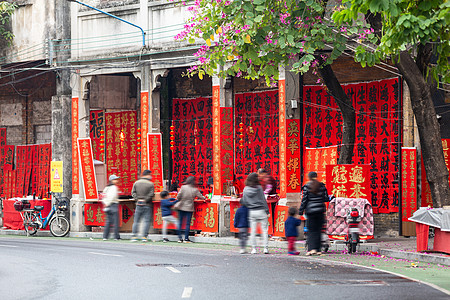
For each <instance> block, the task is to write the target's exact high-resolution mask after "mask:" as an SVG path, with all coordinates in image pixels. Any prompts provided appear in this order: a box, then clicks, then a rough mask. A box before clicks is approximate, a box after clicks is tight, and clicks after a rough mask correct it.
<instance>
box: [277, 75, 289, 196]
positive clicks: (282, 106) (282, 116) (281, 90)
mask: <svg viewBox="0 0 450 300" xmlns="http://www.w3.org/2000/svg"><path fill="white" fill-rule="evenodd" d="M278 100H279V103H278V109H279V130H280V131H279V135H280V146H279V147H280V197H281V198H286V191H287V181H286V162H287V160H286V149H287V148H286V83H285V80H284V79H281V80H279V81H278Z"/></svg>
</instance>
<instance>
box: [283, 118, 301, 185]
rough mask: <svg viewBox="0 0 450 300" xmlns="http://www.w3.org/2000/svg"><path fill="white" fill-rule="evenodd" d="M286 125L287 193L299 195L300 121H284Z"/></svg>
mask: <svg viewBox="0 0 450 300" xmlns="http://www.w3.org/2000/svg"><path fill="white" fill-rule="evenodd" d="M286 125H287V129H286V135H287V151H286V159H287V163H286V178H287V192H288V193H300V192H301V188H302V182H301V181H302V180H301V177H300V148H301V145H300V120H286Z"/></svg>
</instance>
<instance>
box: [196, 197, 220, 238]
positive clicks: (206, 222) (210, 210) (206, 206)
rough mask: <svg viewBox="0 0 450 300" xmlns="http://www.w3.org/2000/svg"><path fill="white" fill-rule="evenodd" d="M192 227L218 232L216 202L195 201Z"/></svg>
mask: <svg viewBox="0 0 450 300" xmlns="http://www.w3.org/2000/svg"><path fill="white" fill-rule="evenodd" d="M193 219H194V224H193V228H194V229H196V230H201V231H203V232H219V210H218V204H217V203H196V204H195V211H194V215H193Z"/></svg>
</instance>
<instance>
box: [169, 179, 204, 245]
mask: <svg viewBox="0 0 450 300" xmlns="http://www.w3.org/2000/svg"><path fill="white" fill-rule="evenodd" d="M196 197H197V198H199V199H202V200H204V199H205V197H203V195H202V194H201V193H200V192H199V190H198V189H197V187H196V182H195V177H194V176H189V177H188V178H186V180H185V181H184V185H183V186H182V187H181V189H180V191H179V192H178V195H177V199H178V200H179V201H180V202H179V203H177V205H176V208H177V209H178V238H179V240H178V242H179V243H182V242H183V236H182V234H183V230H182V226H183V221H185V222H186V223H185V224H186V227H185V232H184V242H185V243H192V241H191V240H190V239H189V230H190V228H191V218H192V214H193V212H194V199H195V198H196Z"/></svg>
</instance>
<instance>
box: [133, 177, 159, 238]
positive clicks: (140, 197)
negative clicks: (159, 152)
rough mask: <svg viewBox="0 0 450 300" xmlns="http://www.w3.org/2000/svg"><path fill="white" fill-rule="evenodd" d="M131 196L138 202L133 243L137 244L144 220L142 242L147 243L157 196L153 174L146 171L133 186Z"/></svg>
mask: <svg viewBox="0 0 450 300" xmlns="http://www.w3.org/2000/svg"><path fill="white" fill-rule="evenodd" d="M131 196H132V197H133V198H134V200H135V201H136V210H135V211H134V222H133V229H132V230H133V237H132V238H131V241H132V242H137V240H138V232H139V227H140V225H141V220H143V223H144V228H143V232H142V241H143V242H147V236H148V230H149V228H150V219H151V217H152V213H153V203H152V200H153V196H155V185H154V184H153V182H152V172H151V171H150V170H144V172H142V176H141V178H140V179H139V180H137V181H136V182H135V183H134V184H133V188H132V190H131Z"/></svg>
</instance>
